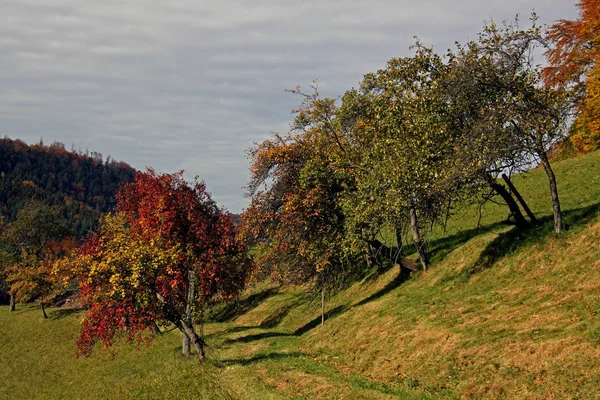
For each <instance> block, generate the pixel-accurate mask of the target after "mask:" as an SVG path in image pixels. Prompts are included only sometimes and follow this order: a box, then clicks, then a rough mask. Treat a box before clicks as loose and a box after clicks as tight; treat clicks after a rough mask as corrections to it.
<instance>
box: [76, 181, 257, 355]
mask: <svg viewBox="0 0 600 400" xmlns="http://www.w3.org/2000/svg"><path fill="white" fill-rule="evenodd" d="M117 197H118V205H117V213H116V214H114V215H108V216H106V217H105V218H104V219H103V220H102V223H101V227H100V229H99V231H98V232H97V233H96V234H95V235H94V236H92V237H90V238H89V239H88V240H87V242H86V243H85V244H84V246H83V247H82V250H81V254H80V255H79V257H78V258H77V260H75V264H76V266H77V267H78V269H79V271H80V274H81V294H82V297H83V299H84V300H85V301H86V302H87V303H88V304H89V307H90V309H89V312H88V314H87V315H86V317H85V319H84V321H83V324H82V328H81V332H80V336H79V340H78V348H79V351H80V354H82V355H88V354H90V352H91V351H92V349H93V347H94V344H95V343H96V342H101V343H102V344H103V345H104V346H105V347H108V346H110V345H112V343H113V341H114V339H115V337H117V336H121V335H125V336H126V337H127V338H128V339H129V340H132V339H135V340H138V341H144V340H149V339H150V338H151V337H152V336H151V335H146V334H145V332H146V331H147V330H149V329H152V328H153V326H154V324H155V322H157V323H158V324H159V325H160V324H162V325H166V324H169V323H170V324H173V325H175V326H176V327H177V329H179V330H180V331H181V333H182V335H183V353H184V354H185V355H189V354H190V350H191V346H193V347H194V349H195V351H196V354H197V356H198V358H199V359H200V360H203V359H204V357H205V353H204V340H203V338H202V337H201V335H199V334H198V333H197V332H196V329H195V327H194V322H195V321H197V319H198V317H200V318H201V317H202V315H203V314H204V312H205V310H206V308H207V307H208V306H209V305H210V304H211V302H214V301H217V300H223V301H227V300H230V299H232V298H233V297H234V296H235V295H236V294H237V293H239V291H240V290H241V289H242V288H243V285H244V282H245V276H246V273H247V271H248V270H249V267H250V261H249V259H248V258H247V256H246V253H245V248H244V246H243V245H242V243H241V242H240V241H238V240H236V238H235V229H234V225H233V223H232V220H231V217H230V215H229V214H228V213H226V212H224V211H223V210H221V209H219V208H218V207H217V205H216V204H215V202H214V201H213V200H212V199H211V198H210V195H209V193H208V192H207V191H206V188H205V186H204V184H203V183H201V182H195V183H194V184H193V185H190V184H188V183H187V182H186V181H184V180H183V178H182V173H177V174H173V175H169V174H162V175H160V174H157V173H155V172H154V171H152V170H148V171H147V172H146V173H138V174H137V175H136V177H135V181H134V182H132V183H128V184H126V185H124V186H123V187H122V188H121V189H120V190H119V192H118V196H117Z"/></svg>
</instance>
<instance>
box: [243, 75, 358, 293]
mask: <svg viewBox="0 0 600 400" xmlns="http://www.w3.org/2000/svg"><path fill="white" fill-rule="evenodd" d="M313 89H315V92H314V93H313V94H303V93H301V92H300V90H299V88H297V89H295V90H293V91H292V92H293V93H296V94H298V95H300V96H302V102H301V104H300V107H299V108H298V109H297V110H294V112H295V113H296V116H295V118H294V121H293V124H292V131H291V132H290V133H289V134H288V135H287V136H285V137H282V136H279V135H274V137H273V138H272V139H269V140H265V141H263V142H262V143H260V144H258V145H257V146H255V147H254V148H252V149H250V151H249V157H250V159H251V162H252V166H251V170H250V171H251V180H250V182H249V184H248V186H247V194H248V196H249V197H251V199H252V201H251V204H250V206H249V208H248V209H247V210H246V211H245V212H244V214H243V223H242V227H243V228H242V232H244V234H245V236H246V237H247V238H248V239H249V240H250V241H251V242H253V243H255V247H256V252H255V254H254V259H255V261H256V264H257V268H258V269H259V271H258V273H259V274H263V275H266V276H270V277H271V278H273V279H275V280H276V281H279V282H290V283H294V284H299V283H304V284H307V283H308V284H311V287H312V290H314V291H315V292H321V295H322V296H321V299H322V301H324V293H325V292H326V291H331V290H335V289H337V288H339V285H340V283H341V282H342V281H344V279H345V278H347V276H348V275H350V274H351V272H352V271H353V270H355V269H356V268H361V266H360V264H359V263H357V262H356V258H355V255H354V254H350V253H348V252H346V251H345V248H344V244H343V243H344V237H345V232H344V229H345V216H344V214H343V212H342V209H341V206H340V204H339V197H340V195H341V193H342V192H343V191H344V190H347V186H348V185H349V184H351V183H350V182H349V181H348V180H346V176H344V174H341V173H340V171H339V170H337V169H336V168H335V167H334V166H333V165H332V163H331V157H330V155H331V152H332V151H333V147H334V146H336V144H334V143H332V142H331V141H330V136H329V135H328V134H326V132H327V131H329V130H330V129H333V126H332V124H333V123H334V122H333V121H334V119H335V114H336V110H337V108H336V105H335V99H321V98H319V95H318V91H317V90H316V86H313Z"/></svg>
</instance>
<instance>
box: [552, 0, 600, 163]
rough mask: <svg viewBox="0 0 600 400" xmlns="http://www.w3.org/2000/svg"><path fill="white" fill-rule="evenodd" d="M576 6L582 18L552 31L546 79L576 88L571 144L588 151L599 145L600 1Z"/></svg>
mask: <svg viewBox="0 0 600 400" xmlns="http://www.w3.org/2000/svg"><path fill="white" fill-rule="evenodd" d="M577 7H578V8H579V11H580V14H579V19H577V20H574V21H573V20H561V21H558V22H557V23H556V24H554V25H553V26H552V27H551V29H550V31H549V34H548V39H549V40H550V41H551V42H553V43H554V44H555V46H554V47H553V48H551V49H550V50H548V52H547V53H546V55H547V56H548V61H549V62H550V66H548V67H547V68H545V69H544V80H545V83H546V84H547V85H550V86H554V87H563V88H564V87H570V88H572V89H573V91H574V93H575V102H576V104H577V112H578V115H577V119H576V120H575V122H574V124H573V134H572V136H571V143H572V144H573V146H574V147H575V149H576V150H577V152H579V153H587V152H589V151H593V150H597V149H599V148H600V2H598V1H597V0H580V1H579V2H578V3H577Z"/></svg>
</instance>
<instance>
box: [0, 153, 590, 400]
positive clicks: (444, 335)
mask: <svg viewBox="0 0 600 400" xmlns="http://www.w3.org/2000/svg"><path fill="white" fill-rule="evenodd" d="M555 167H556V173H557V178H558V183H559V188H560V190H561V192H560V194H561V200H562V205H563V209H564V210H565V215H566V221H567V224H568V225H569V231H568V232H566V233H565V234H564V235H561V236H560V237H556V236H555V235H554V234H553V233H552V220H551V207H550V201H549V195H548V189H547V180H546V178H545V176H544V175H543V171H540V170H534V171H532V172H531V173H530V174H528V175H527V176H526V177H522V176H517V177H514V178H513V181H514V183H515V184H516V185H517V187H518V188H519V190H520V191H521V193H522V194H523V196H524V197H525V199H526V200H527V201H528V203H529V205H530V207H531V208H532V209H533V210H534V212H535V213H536V216H537V217H538V218H539V219H540V221H541V222H540V224H539V225H537V226H536V227H533V228H531V229H529V230H528V231H516V230H515V229H514V228H513V227H511V226H507V225H503V224H500V221H502V220H503V219H504V218H505V217H506V211H505V210H504V208H502V207H500V206H497V205H494V204H489V205H487V206H486V208H485V209H484V213H485V214H484V218H482V220H481V225H482V227H483V228H480V229H477V225H478V215H477V210H476V209H474V208H469V209H466V210H464V211H463V212H462V213H461V215H460V218H456V219H455V220H453V221H451V223H450V224H449V228H448V230H447V232H446V233H443V232H436V233H435V234H434V236H433V238H432V249H433V251H434V254H435V257H434V261H435V263H434V265H433V267H432V268H431V269H430V270H429V271H427V272H417V273H413V274H412V275H411V276H410V277H409V278H408V279H407V277H406V276H402V275H399V271H398V270H397V269H394V268H392V269H390V270H388V271H387V272H385V273H383V274H381V275H377V274H372V275H370V276H368V277H367V278H365V279H364V280H362V281H361V282H356V283H355V284H354V285H352V286H350V287H349V288H348V289H347V290H344V291H343V292H341V293H339V294H337V295H335V296H332V297H331V298H329V299H328V301H327V310H328V318H327V320H326V323H325V326H323V327H321V326H320V314H319V313H320V309H319V303H318V301H314V299H312V298H311V297H307V295H306V294H305V293H304V292H303V290H302V288H277V287H271V286H268V285H261V286H257V287H256V288H254V289H253V290H252V291H250V292H249V293H247V294H246V295H245V296H243V297H242V298H241V299H240V301H239V304H238V306H239V307H237V308H232V307H226V308H223V309H221V310H220V312H219V313H218V314H216V321H215V322H212V323H209V324H208V325H207V327H206V339H207V341H208V343H209V345H210V348H209V352H208V354H209V357H210V361H209V362H207V363H205V364H203V365H199V364H198V363H197V362H196V361H195V360H193V359H192V360H187V359H183V358H182V357H181V356H179V350H180V347H179V346H180V336H179V334H178V333H177V332H176V331H171V332H168V333H166V334H164V335H162V336H160V337H158V338H157V339H156V340H155V341H154V343H153V344H152V346H151V347H149V348H147V349H146V348H144V349H141V350H139V351H138V350H136V349H135V346H130V345H127V344H118V345H117V347H120V351H119V353H118V354H117V355H116V357H115V358H114V360H112V359H111V357H110V355H109V354H108V352H106V351H102V350H101V349H98V350H99V351H97V352H95V353H94V354H93V355H92V357H91V358H89V359H75V357H74V354H75V339H76V335H77V330H78V320H79V319H80V318H81V314H77V313H76V314H65V313H64V312H63V311H62V310H51V311H50V316H51V319H50V320H42V318H41V316H39V311H38V310H37V309H35V308H30V307H21V309H20V311H18V312H16V313H9V312H8V311H7V308H6V307H1V308H0V363H2V365H3V366H5V367H4V368H2V369H0V371H1V372H0V398H11V399H12V398H15V399H19V398H40V399H41V398H50V399H52V398H86V399H87V398H90V399H95V398H144V399H145V398H178V399H179V398H182V399H185V398H240V399H247V398H249V399H279V398H320V399H330V398H352V399H355V398H356V399H360V398H363V399H379V398H381V399H385V398H406V399H428V398H436V399H437V398H477V399H479V398H489V399H496V398H517V399H521V398H523V399H528V398H531V399H576V398H577V399H594V398H597V396H598V393H600V318H599V317H598V313H599V312H600V294H599V293H600V208H599V204H600V173H599V171H600V153H594V154H590V155H587V156H584V157H581V158H578V159H574V160H567V161H563V162H561V163H557V164H556V166H555ZM53 317H54V318H53Z"/></svg>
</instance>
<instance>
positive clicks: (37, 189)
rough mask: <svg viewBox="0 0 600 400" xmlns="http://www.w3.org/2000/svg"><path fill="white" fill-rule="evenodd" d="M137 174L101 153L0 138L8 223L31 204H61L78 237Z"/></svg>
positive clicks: (0, 179)
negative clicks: (20, 210) (26, 204)
mask: <svg viewBox="0 0 600 400" xmlns="http://www.w3.org/2000/svg"><path fill="white" fill-rule="evenodd" d="M134 174H135V170H134V169H133V168H132V167H130V166H129V165H128V164H126V163H124V162H117V161H115V160H111V159H110V157H107V159H106V160H103V158H102V154H100V153H96V152H92V153H91V155H90V154H88V153H87V151H86V152H85V153H82V152H79V151H75V150H71V151H69V150H66V149H65V146H64V144H62V143H59V142H54V143H52V144H51V145H49V146H48V145H44V144H43V143H42V142H41V141H40V143H37V144H31V145H28V144H27V143H25V142H23V141H21V140H18V139H17V140H12V139H9V138H7V137H4V138H0V210H1V213H2V215H3V216H4V217H5V218H6V219H7V220H8V221H12V220H14V219H15V217H16V215H17V212H18V211H19V209H21V208H22V207H23V205H24V204H25V203H26V202H28V201H30V200H39V201H42V202H44V203H47V204H50V205H57V206H61V207H62V206H64V207H62V208H63V213H64V214H65V217H67V219H68V220H69V221H70V225H71V228H72V230H73V233H75V234H76V235H77V236H82V235H83V234H85V232H87V231H88V230H89V229H90V228H91V227H92V226H93V225H94V223H95V222H96V221H97V219H98V217H99V216H100V215H101V214H102V213H104V212H106V211H108V210H110V209H111V208H112V207H114V205H115V193H116V191H117V189H118V188H119V186H121V184H122V183H123V182H125V181H129V180H132V179H133V176H134Z"/></svg>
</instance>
